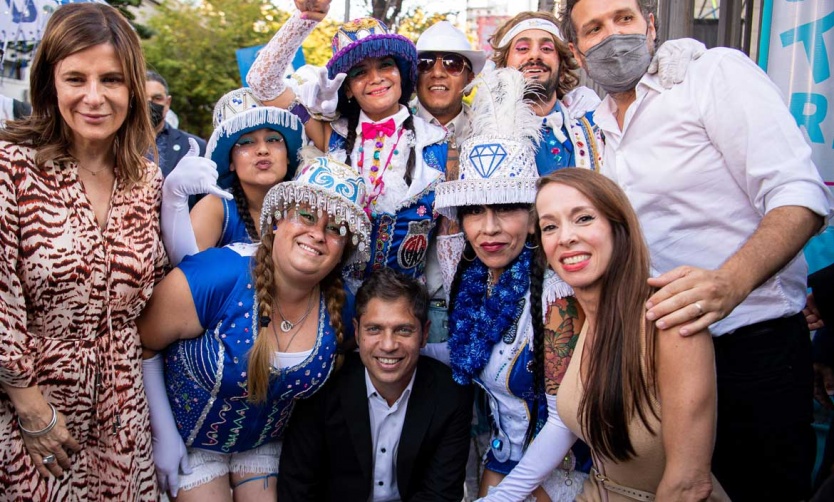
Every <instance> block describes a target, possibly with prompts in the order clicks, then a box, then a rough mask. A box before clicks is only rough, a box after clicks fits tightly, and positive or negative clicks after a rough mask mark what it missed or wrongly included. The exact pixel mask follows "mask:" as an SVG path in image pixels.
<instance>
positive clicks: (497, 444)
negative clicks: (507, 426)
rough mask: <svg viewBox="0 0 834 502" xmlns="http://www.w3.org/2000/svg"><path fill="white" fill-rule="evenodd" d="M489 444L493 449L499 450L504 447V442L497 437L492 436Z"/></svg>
mask: <svg viewBox="0 0 834 502" xmlns="http://www.w3.org/2000/svg"><path fill="white" fill-rule="evenodd" d="M491 446H492V449H493V450H497V451H501V450H503V449H504V442H503V441H501V440H500V439H498V438H493V439H492V444H491Z"/></svg>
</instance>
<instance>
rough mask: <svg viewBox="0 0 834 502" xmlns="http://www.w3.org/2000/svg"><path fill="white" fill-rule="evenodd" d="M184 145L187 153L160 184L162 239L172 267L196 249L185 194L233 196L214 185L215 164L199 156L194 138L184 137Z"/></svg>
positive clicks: (215, 176) (215, 182) (196, 250)
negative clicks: (187, 145) (186, 147)
mask: <svg viewBox="0 0 834 502" xmlns="http://www.w3.org/2000/svg"><path fill="white" fill-rule="evenodd" d="M188 144H189V149H188V153H186V154H185V157H183V158H182V160H180V161H179V162H178V163H177V165H176V167H174V169H173V170H172V171H171V173H170V174H169V175H168V177H167V178H165V182H164V183H163V184H162V217H161V223H162V242H163V243H164V244H165V249H166V250H167V251H168V258H169V259H170V260H171V265H173V266H176V265H177V264H178V263H179V262H181V261H182V259H183V258H185V257H186V256H188V255H191V254H196V253H197V252H198V251H199V249H198V248H197V238H196V237H194V229H193V228H192V227H191V218H190V217H189V215H188V196H189V195H198V194H204V193H209V194H212V195H216V196H218V197H221V198H224V199H232V198H233V197H232V194H230V193H229V192H227V191H225V190H223V189H222V188H220V187H219V186H217V164H215V163H214V161H212V160H211V159H207V158H205V157H200V147H199V145H198V144H197V141H196V140H195V139H194V138H188Z"/></svg>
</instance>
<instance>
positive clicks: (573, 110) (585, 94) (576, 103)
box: [562, 85, 600, 120]
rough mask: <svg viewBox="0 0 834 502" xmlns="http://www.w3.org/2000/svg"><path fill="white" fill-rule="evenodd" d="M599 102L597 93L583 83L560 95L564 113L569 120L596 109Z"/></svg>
mask: <svg viewBox="0 0 834 502" xmlns="http://www.w3.org/2000/svg"><path fill="white" fill-rule="evenodd" d="M599 103H600V99H599V96H597V93H595V92H594V91H593V90H591V89H589V88H588V87H585V86H584V85H583V86H581V87H576V88H574V89H573V90H571V91H570V92H569V93H567V94H565V95H564V96H563V97H562V105H564V107H565V114H566V115H567V116H568V118H570V119H571V120H578V119H581V118H582V117H584V116H585V114H586V113H588V112H592V111H594V110H596V109H597V106H598V105H599Z"/></svg>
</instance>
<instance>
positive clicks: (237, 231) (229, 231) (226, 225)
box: [215, 199, 252, 248]
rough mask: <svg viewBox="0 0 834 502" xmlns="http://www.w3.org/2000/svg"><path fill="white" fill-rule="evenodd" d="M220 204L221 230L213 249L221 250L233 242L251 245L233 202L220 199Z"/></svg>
mask: <svg viewBox="0 0 834 502" xmlns="http://www.w3.org/2000/svg"><path fill="white" fill-rule="evenodd" d="M220 202H222V203H223V230H222V231H221V233H220V240H218V241H217V244H216V246H215V247H219V248H222V247H223V246H227V245H229V244H232V243H234V242H245V243H251V242H252V238H251V237H249V232H247V231H246V224H245V223H243V218H241V217H240V213H239V212H238V210H237V204H235V201H233V200H226V199H220Z"/></svg>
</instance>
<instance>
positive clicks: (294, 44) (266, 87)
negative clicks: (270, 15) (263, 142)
mask: <svg viewBox="0 0 834 502" xmlns="http://www.w3.org/2000/svg"><path fill="white" fill-rule="evenodd" d="M317 24H318V22H317V21H310V20H306V19H301V16H300V13H299V12H297V11H296V12H295V13H293V15H292V16H290V18H289V19H288V20H287V22H286V23H284V25H283V26H281V29H280V30H278V33H276V34H275V36H273V37H272V40H270V41H269V43H268V44H266V47H264V48H263V49H261V51H260V53H258V57H257V59H255V62H254V63H252V67H251V68H249V73H248V74H247V75H246V82H247V83H248V84H249V87H250V88H251V89H252V94H254V95H255V97H256V98H258V99H260V100H261V101H269V100H272V99H275V98H277V97H278V96H280V95H281V93H282V92H284V89H286V85H287V83H286V81H285V78H286V76H287V73H288V72H287V70H288V69H289V68H290V61H292V58H293V57H295V53H296V51H297V50H298V48H299V47H301V43H302V42H303V41H304V39H305V38H307V37H308V36H309V35H310V33H312V32H313V28H315V27H316V25H317Z"/></svg>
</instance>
